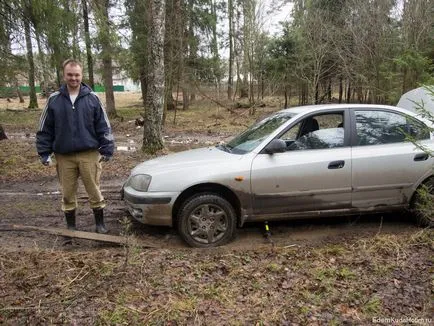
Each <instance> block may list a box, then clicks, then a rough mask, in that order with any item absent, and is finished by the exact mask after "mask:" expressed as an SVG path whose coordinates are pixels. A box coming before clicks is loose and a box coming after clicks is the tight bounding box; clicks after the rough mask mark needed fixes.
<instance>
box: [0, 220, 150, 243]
mask: <svg viewBox="0 0 434 326" xmlns="http://www.w3.org/2000/svg"><path fill="white" fill-rule="evenodd" d="M5 231H6V232H7V231H36V232H45V233H49V234H53V235H58V236H64V237H70V238H79V239H85V240H94V241H101V242H108V243H114V244H119V245H126V244H127V242H128V238H127V237H123V236H118V235H109V234H100V233H94V232H84V231H72V230H67V229H58V228H47V227H45V228H44V227H38V226H31V225H18V224H7V225H0V232H5ZM134 245H137V246H139V247H143V248H158V246H157V245H156V244H154V243H149V242H146V241H144V240H140V239H136V241H135V243H134Z"/></svg>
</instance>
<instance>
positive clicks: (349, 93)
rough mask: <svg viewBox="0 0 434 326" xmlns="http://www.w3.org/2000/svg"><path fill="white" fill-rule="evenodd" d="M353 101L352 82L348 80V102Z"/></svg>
mask: <svg viewBox="0 0 434 326" xmlns="http://www.w3.org/2000/svg"><path fill="white" fill-rule="evenodd" d="M350 102H351V82H350V81H348V89H347V103H350Z"/></svg>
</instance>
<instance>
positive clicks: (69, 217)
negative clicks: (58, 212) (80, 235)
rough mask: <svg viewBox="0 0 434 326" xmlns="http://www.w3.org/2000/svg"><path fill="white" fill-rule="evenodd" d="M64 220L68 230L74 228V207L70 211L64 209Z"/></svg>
mask: <svg viewBox="0 0 434 326" xmlns="http://www.w3.org/2000/svg"><path fill="white" fill-rule="evenodd" d="M65 220H66V227H67V228H68V230H76V227H75V209H73V210H71V211H65Z"/></svg>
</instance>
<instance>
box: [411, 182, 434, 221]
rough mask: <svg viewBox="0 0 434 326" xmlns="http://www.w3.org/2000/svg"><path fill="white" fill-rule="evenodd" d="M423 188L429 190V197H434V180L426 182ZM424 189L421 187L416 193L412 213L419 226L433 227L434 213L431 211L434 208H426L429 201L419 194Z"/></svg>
mask: <svg viewBox="0 0 434 326" xmlns="http://www.w3.org/2000/svg"><path fill="white" fill-rule="evenodd" d="M423 186H424V187H425V188H426V189H427V190H428V196H434V178H430V179H429V180H428V181H426V182H424V183H423V185H422V187H423ZM422 187H419V188H418V190H417V191H416V194H415V195H414V199H413V203H412V211H413V214H414V216H415V218H416V223H417V225H419V226H423V227H433V226H434V211H433V210H432V209H431V208H432V207H429V208H428V207H426V205H427V199H426V198H424V196H423V195H421V194H420V193H419V191H420V189H422ZM431 203H432V200H431ZM428 205H429V204H428Z"/></svg>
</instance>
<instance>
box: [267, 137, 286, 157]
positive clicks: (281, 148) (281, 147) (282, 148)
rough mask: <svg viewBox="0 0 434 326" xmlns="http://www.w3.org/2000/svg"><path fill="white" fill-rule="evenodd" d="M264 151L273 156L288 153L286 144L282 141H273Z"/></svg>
mask: <svg viewBox="0 0 434 326" xmlns="http://www.w3.org/2000/svg"><path fill="white" fill-rule="evenodd" d="M264 151H265V153H267V154H271V155H272V154H274V153H283V152H286V142H285V141H284V140H282V139H273V140H272V141H271V142H269V143H268V144H267V146H265V148H264Z"/></svg>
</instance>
